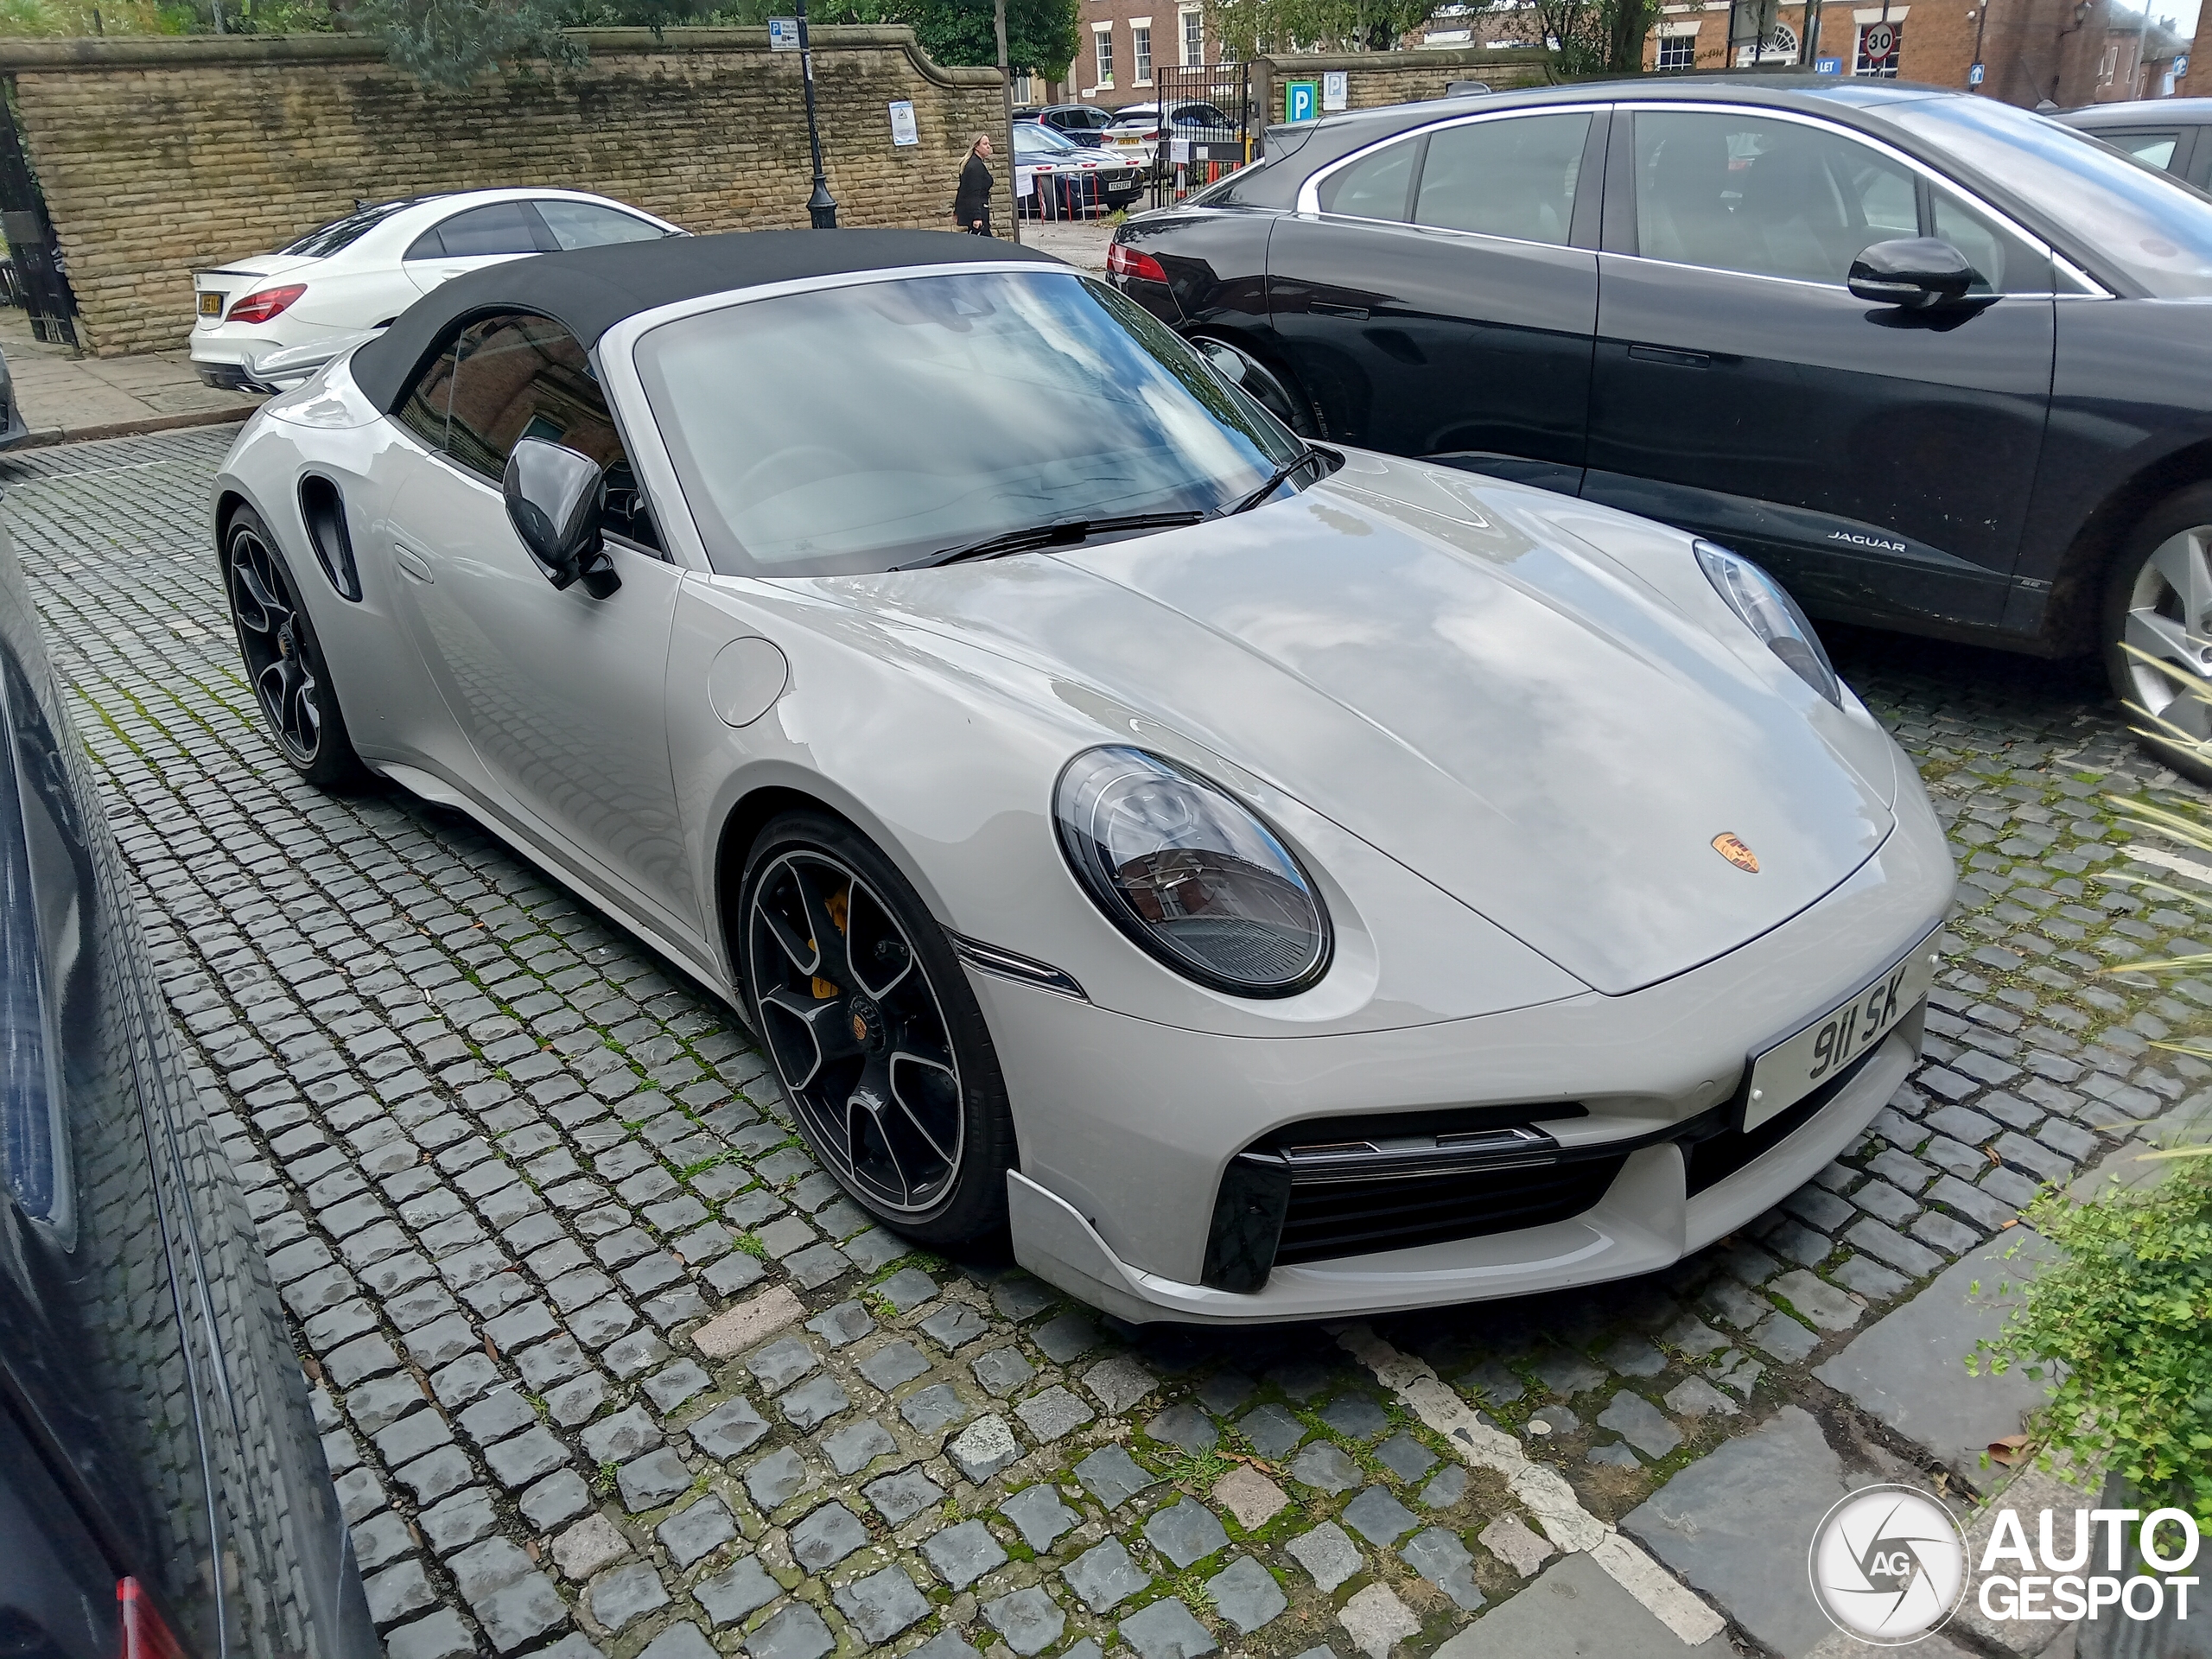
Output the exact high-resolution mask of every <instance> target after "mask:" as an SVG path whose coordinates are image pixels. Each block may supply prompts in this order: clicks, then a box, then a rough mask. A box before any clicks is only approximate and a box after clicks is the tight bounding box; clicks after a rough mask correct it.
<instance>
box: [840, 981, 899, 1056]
mask: <svg viewBox="0 0 2212 1659" xmlns="http://www.w3.org/2000/svg"><path fill="white" fill-rule="evenodd" d="M847 1012H848V1013H849V1015H850V1017H851V1020H852V1027H853V1040H854V1041H855V1042H856V1043H858V1044H859V1045H860V1046H861V1047H862V1048H863V1049H865V1050H867V1051H868V1052H869V1053H871V1054H880V1053H881V1052H883V1051H884V1048H885V1047H886V1046H887V1044H888V1042H889V1040H890V1035H891V1033H889V1032H888V1031H887V1030H886V1029H885V1026H886V1023H887V1022H886V1021H885V1020H884V1017H883V1010H882V1009H881V1008H880V1007H876V1005H875V1004H874V1002H873V1001H870V1000H869V999H868V998H867V997H865V996H862V995H861V994H860V993H859V992H857V991H855V993H854V994H853V999H852V1001H851V1002H849V1004H848V1005H847Z"/></svg>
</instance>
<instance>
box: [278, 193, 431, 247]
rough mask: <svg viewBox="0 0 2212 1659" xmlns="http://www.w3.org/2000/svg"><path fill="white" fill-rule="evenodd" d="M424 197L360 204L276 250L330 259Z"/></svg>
mask: <svg viewBox="0 0 2212 1659" xmlns="http://www.w3.org/2000/svg"><path fill="white" fill-rule="evenodd" d="M420 200H423V198H422V197H420V196H410V197H408V198H407V200H404V201H386V202H379V203H378V205H377V206H375V207H357V208H355V209H354V210H353V212H352V213H348V214H346V217H345V218H343V219H332V220H331V221H330V223H329V224H327V225H318V226H315V229H313V230H311V231H309V232H308V233H307V234H306V235H305V236H303V237H302V238H300V239H299V240H298V241H296V242H294V243H291V244H289V245H286V246H284V247H281V248H279V249H277V252H279V253H291V254H298V255H301V256H302V257H308V258H315V259H327V258H328V257H330V256H331V255H332V254H334V253H336V252H337V251H339V250H340V249H341V248H348V247H351V246H352V245H353V244H354V243H356V242H358V241H359V240H360V239H361V238H363V237H364V236H366V235H367V234H368V233H369V232H371V231H372V230H374V229H376V227H377V226H379V225H381V224H383V223H384V222H385V220H386V219H390V218H391V216H392V215H393V214H394V213H397V212H398V211H399V210H400V209H401V208H403V207H413V206H414V205H415V204H416V202H418V201H420Z"/></svg>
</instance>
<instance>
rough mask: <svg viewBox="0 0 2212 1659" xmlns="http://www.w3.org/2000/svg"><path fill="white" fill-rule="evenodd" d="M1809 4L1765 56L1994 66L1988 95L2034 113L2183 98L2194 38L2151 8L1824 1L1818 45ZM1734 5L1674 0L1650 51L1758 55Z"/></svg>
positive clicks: (1986, 79) (1777, 60)
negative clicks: (2051, 106)
mask: <svg viewBox="0 0 2212 1659" xmlns="http://www.w3.org/2000/svg"><path fill="white" fill-rule="evenodd" d="M1807 10H1808V8H1807V7H1806V6H1805V5H1804V4H1802V3H1798V4H1791V5H1783V6H1782V7H1780V8H1778V9H1777V13H1776V16H1775V21H1774V24H1773V26H1772V28H1770V29H1769V30H1768V31H1767V33H1766V35H1765V37H1764V40H1762V41H1760V42H1759V46H1758V52H1757V59H1758V61H1760V62H1763V63H1770V64H1787V65H1798V64H1802V63H1803V62H1805V61H1807V60H1808V59H1810V58H1811V57H1813V56H1815V55H1817V56H1819V57H1822V58H1835V59H1838V60H1840V73H1845V74H1857V75H1878V76H1883V77H1887V78H1894V79H1904V80H1916V81H1919V82H1922V83H1923V84H1924V85H1927V86H1955V87H1959V88H1961V89H1963V88H1965V87H1967V86H1970V85H1972V84H1973V83H1972V79H1971V71H1972V68H1973V66H1974V64H1976V63H1977V62H1978V63H1980V64H1981V65H1982V66H1983V79H1982V82H1981V92H1983V94H1984V95H1985V96H1986V97H1992V98H1999V99H2004V100H2005V102H2006V103H2008V104H2018V105H2022V106H2023V107H2025V108H2032V107H2033V106H2034V105H2037V104H2038V103H2040V102H2043V101H2044V100H2046V99H2048V100H2049V101H2050V102H2052V103H2055V104H2056V105H2059V106H2060V107H2061V108H2065V109H2071V108H2073V107H2075V105H2082V104H2104V103H2113V102H2116V101H2119V100H2121V99H2131V98H2158V97H2165V96H2171V93H2172V92H2174V91H2175V90H2176V87H2175V83H2174V80H2173V77H2172V69H2173V64H2174V60H2175V57H2176V54H2178V53H2180V52H2183V51H2184V50H2186V48H2187V42H2186V41H2184V40H2183V38H2182V37H2181V36H2179V35H2176V34H2175V33H2174V32H2173V31H2172V30H2171V29H2168V28H2166V27H2164V25H2163V24H2162V23H2160V22H2158V21H2157V20H2155V19H2152V18H2150V17H2146V16H2145V14H2144V13H2143V12H2141V11H2139V10H2133V9H2132V8H2129V7H2126V6H2121V5H2118V4H2115V3H2113V0H2088V3H2086V4H2085V3H2082V0H1992V3H1989V4H1987V5H1986V6H1985V5H1982V4H1979V3H1977V0H1897V3H1890V4H1886V5H1885V4H1881V3H1876V4H1873V5H1866V4H1852V3H1828V4H1825V5H1822V6H1821V7H1819V8H1818V12H1817V15H1818V22H1817V25H1816V27H1817V29H1818V31H1819V39H1818V42H1817V44H1816V45H1815V47H1814V48H1812V50H1811V51H1808V50H1807V49H1806V40H1805V36H1806V34H1807V32H1808V22H1807V19H1806V13H1807ZM1730 16H1731V8H1730V4H1729V0H1669V3H1667V4H1665V5H1664V6H1663V7H1662V14H1661V17H1660V21H1659V22H1658V24H1657V26H1656V28H1655V29H1653V31H1652V34H1651V38H1650V41H1649V47H1648V48H1647V51H1646V54H1645V57H1644V67H1646V68H1647V69H1654V70H1675V69H1681V70H1689V69H1718V68H1722V67H1741V66H1744V65H1747V64H1749V63H1751V61H1753V57H1754V54H1753V49H1752V48H1751V44H1750V43H1749V42H1747V41H1746V42H1738V43H1737V44H1735V45H1734V46H1733V47H1732V46H1731V42H1730V37H1729V20H1730Z"/></svg>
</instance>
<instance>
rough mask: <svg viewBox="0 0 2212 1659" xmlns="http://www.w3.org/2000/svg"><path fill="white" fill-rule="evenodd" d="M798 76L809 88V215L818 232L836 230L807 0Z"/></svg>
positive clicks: (802, 0) (802, 6) (802, 4)
mask: <svg viewBox="0 0 2212 1659" xmlns="http://www.w3.org/2000/svg"><path fill="white" fill-rule="evenodd" d="M798 74H799V79H800V80H801V81H803V82H804V83H805V86H806V143H807V147H808V148H809V149H811V150H812V151H813V152H814V194H812V195H810V196H809V197H808V198H807V199H806V216H807V218H808V219H810V221H812V223H813V226H814V228H815V229H816V230H817V231H834V230H836V228H837V199H836V197H835V196H833V195H831V194H829V177H828V175H825V174H824V173H823V170H822V129H821V128H820V127H819V126H817V124H815V119H814V48H812V47H811V46H810V45H808V44H807V39H806V0H798Z"/></svg>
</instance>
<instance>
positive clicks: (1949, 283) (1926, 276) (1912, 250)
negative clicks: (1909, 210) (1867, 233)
mask: <svg viewBox="0 0 2212 1659" xmlns="http://www.w3.org/2000/svg"><path fill="white" fill-rule="evenodd" d="M1980 277H1981V273H1980V272H1979V271H1977V270H1975V269H1974V267H1973V266H1972V265H1970V264H1967V257H1966V255H1964V254H1962V253H1961V252H1960V251H1958V250H1957V249H1956V248H1955V247H1953V246H1952V245H1950V244H1949V243H1948V242H1946V241H1944V240H1943V238H1941V237H1939V236H1908V237H1900V238H1897V240H1896V241H1893V242H1877V243H1875V244H1874V245H1872V247H1870V248H1868V249H1866V251H1865V252H1863V253H1861V254H1860V255H1859V257H1857V258H1856V259H1854V260H1853V261H1852V262H1851V275H1850V277H1849V279H1848V280H1849V283H1850V287H1851V291H1852V293H1853V296H1856V297H1858V298H1859V299H1862V300H1872V302H1875V303H1876V304H1878V305H1901V306H1904V308H1907V309H1908V310H1914V311H1920V310H1925V309H1927V308H1929V307H1930V306H1936V305H1952V304H1955V303H1956V302H1959V301H1961V300H1963V299H1964V298H1966V296H1967V290H1968V289H1971V288H1972V287H1973V286H1974V283H1977V282H1979V281H1980Z"/></svg>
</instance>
